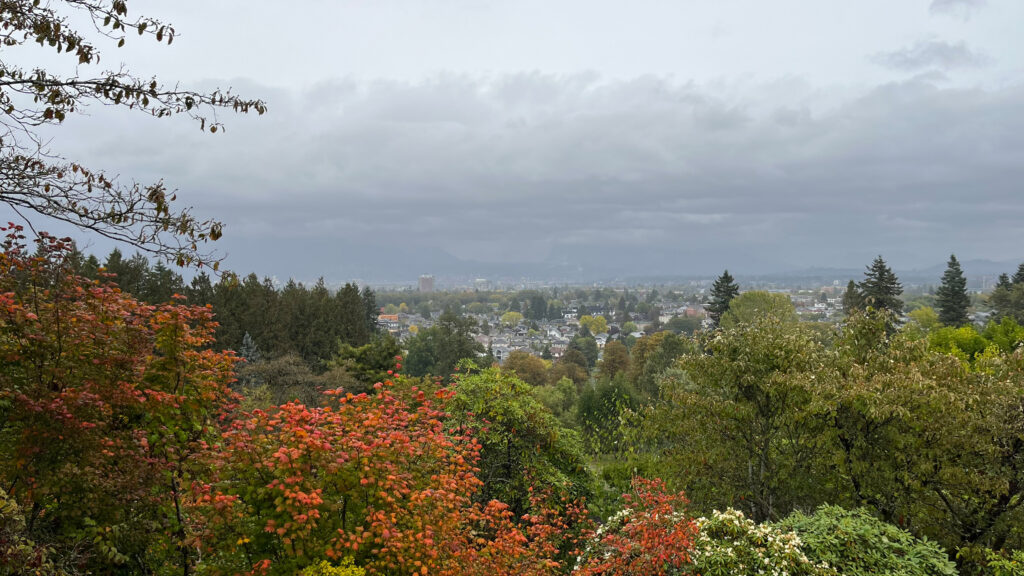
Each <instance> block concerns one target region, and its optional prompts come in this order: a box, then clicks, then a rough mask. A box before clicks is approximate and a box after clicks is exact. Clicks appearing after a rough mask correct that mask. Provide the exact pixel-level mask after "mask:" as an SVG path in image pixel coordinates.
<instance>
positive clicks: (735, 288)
mask: <svg viewBox="0 0 1024 576" xmlns="http://www.w3.org/2000/svg"><path fill="white" fill-rule="evenodd" d="M739 293H740V287H739V285H738V284H736V281H735V280H734V279H733V277H732V275H731V274H729V271H728V270H726V271H725V272H722V275H721V276H719V277H718V278H717V279H716V280H715V283H714V285H713V286H712V287H711V303H710V304H708V317H709V318H711V321H712V322H713V323H714V325H715V326H718V322H719V321H720V320H721V319H722V314H725V313H726V311H728V310H729V303H730V302H732V299H733V298H735V297H736V296H738V295H739Z"/></svg>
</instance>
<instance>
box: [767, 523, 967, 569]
mask: <svg viewBox="0 0 1024 576" xmlns="http://www.w3.org/2000/svg"><path fill="white" fill-rule="evenodd" d="M776 526H778V528H780V529H782V530H790V531H793V532H795V533H796V534H797V535H798V536H799V537H800V540H801V541H802V542H803V550H804V551H805V553H806V554H807V555H808V557H810V558H811V559H813V560H815V561H817V562H824V563H827V564H828V565H829V566H831V567H833V568H835V569H836V570H837V571H838V572H839V573H840V574H843V575H844V576H861V575H876V574H891V575H893V576H955V575H956V574H957V571H956V566H955V565H954V563H953V562H951V561H950V560H949V557H948V555H947V554H946V552H945V551H944V550H943V549H942V547H941V546H939V545H938V544H937V543H935V542H932V541H930V540H926V539H919V538H915V537H914V536H912V535H911V534H910V533H908V532H906V531H905V530H901V529H900V528H898V527H896V526H893V525H891V524H887V523H885V522H883V521H881V520H879V519H877V518H875V517H874V516H872V515H871V514H870V513H869V512H868V511H867V510H864V509H862V508H861V509H856V510H845V509H843V508H840V507H839V506H821V507H819V508H818V509H817V510H816V511H815V512H814V514H812V515H810V516H808V515H805V514H803V513H800V512H794V513H793V514H791V515H790V516H789V517H787V518H786V519H785V520H783V521H781V522H779V523H778V524H776Z"/></svg>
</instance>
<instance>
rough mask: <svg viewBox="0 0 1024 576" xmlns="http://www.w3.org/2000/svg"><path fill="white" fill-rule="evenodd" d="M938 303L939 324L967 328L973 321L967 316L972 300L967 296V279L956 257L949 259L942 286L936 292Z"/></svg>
mask: <svg viewBox="0 0 1024 576" xmlns="http://www.w3.org/2000/svg"><path fill="white" fill-rule="evenodd" d="M935 295H936V303H937V304H938V307H939V322H942V323H943V324H945V325H946V326H966V325H967V324H970V322H971V320H970V318H969V317H968V316H967V308H968V306H970V304H971V299H970V297H969V296H968V295H967V279H966V278H964V272H963V270H961V269H960V262H958V261H957V259H956V256H955V255H951V256H950V257H949V263H948V264H947V266H946V272H945V274H943V275H942V285H941V286H939V289H938V290H936V291H935Z"/></svg>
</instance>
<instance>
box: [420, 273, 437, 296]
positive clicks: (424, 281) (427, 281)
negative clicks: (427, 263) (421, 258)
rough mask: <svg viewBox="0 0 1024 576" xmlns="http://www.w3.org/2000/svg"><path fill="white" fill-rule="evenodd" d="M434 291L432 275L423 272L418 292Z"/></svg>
mask: <svg viewBox="0 0 1024 576" xmlns="http://www.w3.org/2000/svg"><path fill="white" fill-rule="evenodd" d="M433 291H434V277H433V276H431V275H430V274H424V275H423V276H420V292H433Z"/></svg>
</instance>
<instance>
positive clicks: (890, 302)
mask: <svg viewBox="0 0 1024 576" xmlns="http://www.w3.org/2000/svg"><path fill="white" fill-rule="evenodd" d="M859 287H860V292H861V295H862V296H863V298H864V304H865V305H867V306H871V307H872V308H874V309H875V310H887V311H889V312H892V313H893V314H899V313H901V312H902V311H903V301H902V300H900V297H899V296H900V294H903V286H902V285H901V284H900V281H899V278H897V277H896V274H894V273H893V271H892V269H891V268H889V266H888V265H887V264H886V263H885V260H883V259H882V257H881V256H878V257H877V258H875V260H874V261H873V262H872V263H871V265H870V266H868V269H867V271H865V272H864V280H863V281H862V282H861V283H860V286H859Z"/></svg>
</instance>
